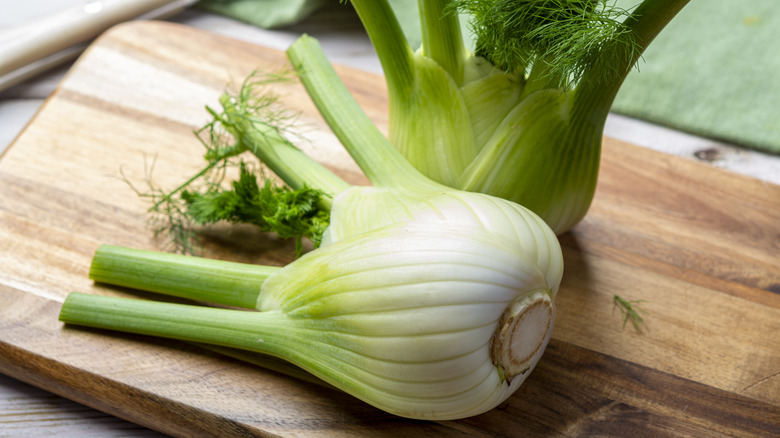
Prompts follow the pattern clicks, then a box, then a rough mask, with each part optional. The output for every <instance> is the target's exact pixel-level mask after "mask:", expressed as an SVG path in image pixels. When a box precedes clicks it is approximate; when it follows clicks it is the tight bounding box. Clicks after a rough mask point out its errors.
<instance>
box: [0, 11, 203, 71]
mask: <svg viewBox="0 0 780 438" xmlns="http://www.w3.org/2000/svg"><path fill="white" fill-rule="evenodd" d="M192 3H194V1H193V0H189V1H186V0H179V1H172V0H87V1H84V2H82V3H81V4H79V5H77V6H75V7H71V8H69V9H66V10H64V11H61V12H57V13H54V14H52V15H48V16H45V17H43V18H40V19H36V20H32V21H30V22H28V23H23V24H21V25H18V26H14V27H11V28H7V29H3V30H1V31H0V78H2V77H4V76H6V75H12V73H13V72H14V71H16V70H25V67H27V66H30V65H32V64H35V63H36V62H38V61H41V60H44V59H47V58H52V57H54V58H56V54H57V53H59V52H62V51H65V50H66V49H69V48H72V47H73V46H77V45H78V44H83V43H85V42H87V41H89V40H91V39H92V38H95V37H96V36H98V35H99V34H100V33H101V32H103V31H105V30H106V29H108V28H109V27H111V26H113V25H115V24H118V23H121V22H123V21H128V20H132V19H137V18H143V17H148V18H160V17H161V16H163V15H164V14H166V13H173V12H176V11H178V10H181V9H183V8H184V7H186V6H188V5H190V4H192ZM0 82H2V81H0Z"/></svg>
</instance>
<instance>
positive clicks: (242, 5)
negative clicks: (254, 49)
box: [197, 0, 333, 29]
mask: <svg viewBox="0 0 780 438" xmlns="http://www.w3.org/2000/svg"><path fill="white" fill-rule="evenodd" d="M327 1H328V0H201V1H199V2H198V3H197V7H198V8H200V9H203V10H206V11H210V12H214V13H216V14H220V15H224V16H226V17H230V18H233V19H236V20H239V21H243V22H245V23H249V24H252V25H255V26H259V27H263V28H266V29H273V28H278V27H284V26H289V25H292V24H295V23H298V22H299V21H301V20H302V19H304V18H306V17H308V16H309V15H310V14H311V13H312V12H314V11H316V10H317V9H319V8H320V7H321V6H322V5H323V4H325V3H326V2H327ZM330 1H333V0H330Z"/></svg>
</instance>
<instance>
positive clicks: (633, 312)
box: [612, 294, 645, 333]
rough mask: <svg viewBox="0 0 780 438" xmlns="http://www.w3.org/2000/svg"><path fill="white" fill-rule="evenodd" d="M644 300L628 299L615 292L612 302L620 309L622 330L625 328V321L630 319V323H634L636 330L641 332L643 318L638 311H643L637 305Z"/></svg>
mask: <svg viewBox="0 0 780 438" xmlns="http://www.w3.org/2000/svg"><path fill="white" fill-rule="evenodd" d="M644 302H645V300H632V301H628V300H625V299H623V298H621V297H620V296H619V295H617V294H615V295H614V296H613V297H612V303H613V304H614V305H615V306H616V307H618V308H619V309H620V313H621V315H622V316H623V329H624V330H625V328H626V323H628V321H629V320H631V324H633V325H634V329H635V330H636V332H637V333H642V324H643V323H644V319H643V318H642V315H640V314H639V312H643V310H642V309H641V308H639V307H638V305H639V304H641V303H644Z"/></svg>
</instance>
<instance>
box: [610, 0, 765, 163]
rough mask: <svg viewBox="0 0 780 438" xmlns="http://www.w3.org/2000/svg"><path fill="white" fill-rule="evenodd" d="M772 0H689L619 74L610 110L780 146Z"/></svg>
mask: <svg viewBox="0 0 780 438" xmlns="http://www.w3.org/2000/svg"><path fill="white" fill-rule="evenodd" d="M626 1H627V0H621V1H620V2H619V3H620V4H625V3H626ZM630 3H631V2H630V1H629V4H630ZM779 4H780V3H778V0H691V2H690V3H689V4H688V5H687V6H685V8H684V9H683V10H682V11H681V12H680V14H679V15H678V16H677V17H675V18H674V20H672V22H671V23H669V25H668V26H667V27H666V28H665V29H664V30H663V32H661V34H659V35H658V37H657V38H656V39H655V41H653V43H652V44H651V45H650V47H648V49H647V50H646V51H645V54H644V60H643V61H640V63H639V65H638V71H633V72H632V73H631V74H629V76H628V77H627V78H626V81H625V82H624V83H623V86H622V87H621V89H620V92H619V93H618V96H617V98H616V100H615V103H614V105H613V107H612V109H613V111H614V112H616V113H620V114H625V115H628V116H631V117H635V118H639V119H644V120H647V121H650V122H654V123H658V124H662V125H665V126H669V127H672V128H676V129H679V130H682V131H688V132H691V133H694V134H697V135H701V136H705V137H711V138H715V139H720V140H723V141H726V142H730V143H734V144H739V145H743V146H747V147H751V148H754V149H759V150H763V151H767V152H772V153H775V154H777V153H780V46H778V45H779V44H780V9H778V5H779Z"/></svg>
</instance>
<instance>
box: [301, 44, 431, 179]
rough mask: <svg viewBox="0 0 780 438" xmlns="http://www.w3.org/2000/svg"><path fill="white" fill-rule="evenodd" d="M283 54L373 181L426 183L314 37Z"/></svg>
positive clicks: (349, 150) (320, 109)
mask: <svg viewBox="0 0 780 438" xmlns="http://www.w3.org/2000/svg"><path fill="white" fill-rule="evenodd" d="M287 56H288V58H289V59H290V62H291V63H292V65H293V68H294V69H295V71H296V72H297V73H298V74H299V76H300V78H301V82H303V85H304V87H306V91H307V92H308V93H309V96H310V97H311V99H312V101H313V102H314V104H315V105H316V106H317V109H318V110H319V111H320V114H321V115H322V116H323V118H324V119H325V121H326V122H327V124H328V126H330V128H331V130H333V133H334V134H335V135H336V137H338V139H339V140H340V141H341V143H342V145H344V147H345V148H346V150H347V152H349V154H350V155H351V156H352V158H353V159H354V160H355V162H356V163H357V165H358V166H359V167H360V168H361V169H362V170H363V172H364V173H365V174H366V176H367V177H368V179H369V180H370V181H371V182H372V183H373V184H374V185H376V186H388V187H417V186H419V185H426V184H430V183H429V182H427V179H426V178H424V177H422V175H421V174H420V173H419V171H417V170H416V169H415V168H414V167H413V166H411V165H410V164H409V162H408V161H406V159H404V157H403V156H402V155H401V154H400V153H399V152H398V151H397V150H396V149H394V148H393V146H392V145H391V144H390V142H389V141H388V140H387V138H385V136H384V135H383V134H382V133H381V132H380V131H379V129H378V128H377V127H376V125H374V123H373V122H372V121H371V119H369V118H368V116H367V115H366V113H365V112H364V111H363V110H362V109H361V108H360V106H359V105H358V104H357V102H355V99H354V98H353V97H352V95H351V94H350V93H349V91H348V90H347V88H346V86H345V85H344V83H343V82H341V79H340V78H339V76H338V75H337V74H336V72H335V70H333V67H332V66H331V65H330V62H329V61H328V59H327V58H326V57H325V54H324V53H323V52H322V48H321V47H320V45H319V42H317V40H316V39H314V38H311V37H309V36H306V35H304V36H302V37H300V38H299V39H298V40H296V41H295V43H293V44H292V45H291V46H290V48H289V49H288V51H287Z"/></svg>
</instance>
